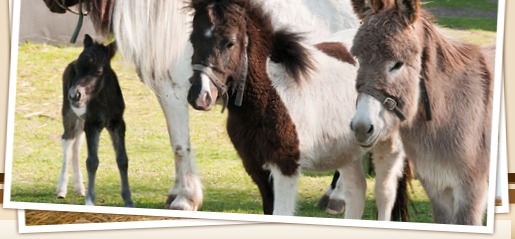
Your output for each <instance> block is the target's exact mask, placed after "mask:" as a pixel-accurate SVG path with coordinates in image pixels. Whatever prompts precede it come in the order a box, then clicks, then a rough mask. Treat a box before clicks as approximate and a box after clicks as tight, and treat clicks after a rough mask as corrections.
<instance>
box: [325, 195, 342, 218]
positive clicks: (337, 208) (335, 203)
mask: <svg viewBox="0 0 515 239" xmlns="http://www.w3.org/2000/svg"><path fill="white" fill-rule="evenodd" d="M325 211H326V212H327V213H329V214H332V215H337V214H342V213H343V212H345V201H343V200H333V199H331V200H329V203H328V204H327V208H326V209H325Z"/></svg>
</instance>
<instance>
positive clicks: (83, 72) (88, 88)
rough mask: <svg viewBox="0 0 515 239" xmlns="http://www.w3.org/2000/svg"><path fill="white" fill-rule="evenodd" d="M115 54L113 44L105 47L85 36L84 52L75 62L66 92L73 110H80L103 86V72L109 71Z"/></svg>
mask: <svg viewBox="0 0 515 239" xmlns="http://www.w3.org/2000/svg"><path fill="white" fill-rule="evenodd" d="M115 52H116V45H115V43H114V42H113V43H111V44H109V45H107V46H104V45H102V44H99V43H96V42H93V39H91V37H90V36H89V35H87V34H86V36H85V37H84V50H83V51H82V53H81V54H80V55H79V58H78V59H77V60H76V61H75V64H74V70H75V77H74V79H73V81H72V83H71V85H70V90H69V91H68V98H69V100H70V102H71V103H72V106H73V107H75V108H82V107H84V106H86V105H87V104H88V102H89V101H90V99H91V98H93V97H95V95H96V94H97V93H98V92H100V90H101V89H102V88H103V86H104V81H105V79H104V78H105V77H104V76H105V71H107V70H110V69H111V67H110V61H111V58H113V56H114V54H115Z"/></svg>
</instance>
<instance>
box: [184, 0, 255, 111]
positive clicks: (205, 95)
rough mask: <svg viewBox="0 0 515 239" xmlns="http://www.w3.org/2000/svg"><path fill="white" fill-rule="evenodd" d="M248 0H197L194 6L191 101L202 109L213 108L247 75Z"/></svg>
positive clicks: (189, 94) (197, 107) (189, 96)
mask: <svg viewBox="0 0 515 239" xmlns="http://www.w3.org/2000/svg"><path fill="white" fill-rule="evenodd" d="M247 2H248V1H245V0H194V1H193V3H192V8H193V9H194V10H195V15H194V17H193V32H192V33H191V37H190V41H191V43H192V44H193V49H194V51H193V57H192V65H193V69H194V73H193V76H192V77H191V78H190V82H191V83H192V86H191V88H190V90H189V93H188V102H189V103H190V104H191V105H192V106H193V107H194V108H195V109H198V110H211V109H212V108H213V106H214V104H215V102H216V100H217V98H218V96H221V97H227V95H226V94H228V93H227V90H228V88H234V89H236V88H237V87H238V85H239V84H240V83H241V82H242V81H243V80H244V79H245V78H246V77H247V76H246V74H247V43H248V37H247V26H246V13H245V7H246V4H247Z"/></svg>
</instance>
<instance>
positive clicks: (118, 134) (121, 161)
mask: <svg viewBox="0 0 515 239" xmlns="http://www.w3.org/2000/svg"><path fill="white" fill-rule="evenodd" d="M108 130H109V134H110V135H111V140H112V141H113V147H114V150H115V152H116V164H117V165H118V170H119V171H120V178H121V181H122V198H123V200H124V202H125V206H126V207H134V203H133V202H132V199H131V190H130V188H129V177H128V176H127V170H128V168H129V159H128V158H127V152H126V150H125V122H124V121H123V119H121V120H120V121H118V122H116V123H115V125H114V126H113V127H112V128H110V129H108Z"/></svg>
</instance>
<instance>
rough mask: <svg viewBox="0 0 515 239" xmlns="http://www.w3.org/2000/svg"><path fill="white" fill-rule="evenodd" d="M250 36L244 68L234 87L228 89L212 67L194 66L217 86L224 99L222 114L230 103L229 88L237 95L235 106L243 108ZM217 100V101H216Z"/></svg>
mask: <svg viewBox="0 0 515 239" xmlns="http://www.w3.org/2000/svg"><path fill="white" fill-rule="evenodd" d="M248 42H249V39H248V36H246V37H245V44H244V47H245V50H244V51H243V55H242V61H243V62H242V66H241V69H240V72H239V76H238V79H237V80H236V83H235V85H234V86H230V87H228V86H227V85H225V84H224V83H222V82H221V81H220V80H219V79H218V77H217V76H216V75H215V73H214V72H213V71H214V69H213V67H211V66H206V65H203V64H193V65H192V67H193V71H199V72H202V73H204V74H206V75H207V76H208V77H209V80H210V81H211V82H212V83H213V85H215V87H216V89H217V90H218V92H220V94H219V95H220V96H222V97H223V105H222V113H223V112H224V111H225V109H226V108H227V104H228V103H229V92H228V91H229V88H232V92H231V94H234V93H236V98H235V99H234V105H236V106H241V104H242V103H243V92H244V91H245V83H246V80H247V74H248V69H249V61H248ZM215 100H216V99H215Z"/></svg>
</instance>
